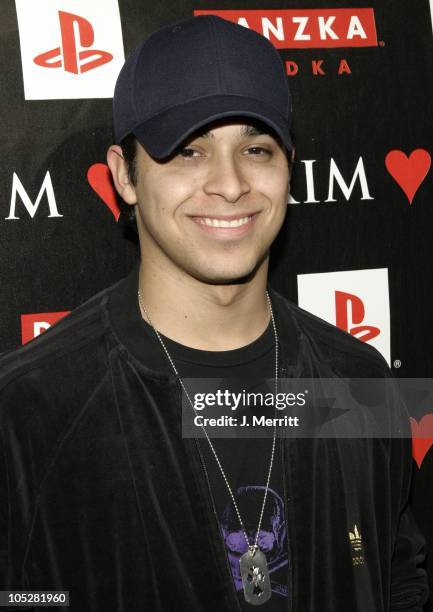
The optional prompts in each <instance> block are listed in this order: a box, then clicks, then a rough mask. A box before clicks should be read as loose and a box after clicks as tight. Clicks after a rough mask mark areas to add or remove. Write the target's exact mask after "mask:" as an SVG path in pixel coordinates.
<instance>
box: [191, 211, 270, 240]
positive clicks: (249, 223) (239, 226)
mask: <svg viewBox="0 0 433 612" xmlns="http://www.w3.org/2000/svg"><path fill="white" fill-rule="evenodd" d="M258 215H259V213H258V212H257V213H250V214H245V213H242V214H241V215H239V214H238V215H225V216H223V215H215V216H206V217H205V216H203V217H201V216H193V217H192V220H193V221H194V222H195V223H196V224H197V225H198V226H199V227H200V229H202V230H203V231H206V232H210V233H211V234H214V235H217V236H218V235H222V236H240V235H243V234H245V233H247V232H248V231H249V230H250V229H251V228H252V227H253V225H254V223H255V220H256V218H257V216H258Z"/></svg>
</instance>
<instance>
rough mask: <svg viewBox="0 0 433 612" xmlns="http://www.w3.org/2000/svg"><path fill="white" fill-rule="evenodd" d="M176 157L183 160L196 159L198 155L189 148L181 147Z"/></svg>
mask: <svg viewBox="0 0 433 612" xmlns="http://www.w3.org/2000/svg"><path fill="white" fill-rule="evenodd" d="M178 155H180V157H183V158H184V159H192V158H193V157H198V156H199V155H200V153H199V152H198V151H196V150H195V149H191V148H190V147H183V148H182V149H179V153H178Z"/></svg>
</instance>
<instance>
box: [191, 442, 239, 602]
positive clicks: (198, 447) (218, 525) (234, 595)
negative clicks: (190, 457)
mask: <svg viewBox="0 0 433 612" xmlns="http://www.w3.org/2000/svg"><path fill="white" fill-rule="evenodd" d="M194 442H195V446H196V448H197V452H198V454H199V457H200V463H201V466H202V468H203V471H204V474H205V477H206V484H207V488H208V492H209V495H210V499H211V502H212V510H213V514H214V518H215V522H216V525H217V529H218V536H219V540H220V543H221V547H222V549H223V551H224V559H225V564H226V569H227V572H228V574H229V576H230V584H231V585H232V595H233V599H234V601H236V610H238V611H240V610H241V607H240V604H239V601H238V596H237V593H236V589H235V586H234V584H233V576H232V570H231V568H230V565H229V562H228V559H227V553H226V550H225V542H224V540H223V537H222V535H221V529H220V524H219V518H218V513H217V511H216V506H215V500H214V496H213V493H212V489H211V486H210V480H209V475H208V472H207V468H206V464H205V462H204V458H203V454H202V452H201V449H200V445H199V443H198V439H197V438H194Z"/></svg>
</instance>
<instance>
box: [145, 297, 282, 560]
mask: <svg viewBox="0 0 433 612" xmlns="http://www.w3.org/2000/svg"><path fill="white" fill-rule="evenodd" d="M266 299H267V301H268V307H269V312H270V314H271V321H272V327H273V329H274V337H275V398H276V396H277V392H278V334H277V327H276V325H275V319H274V313H273V310H272V303H271V299H270V297H269V293H268V292H267V291H266ZM138 301H139V303H140V305H141V307H142V309H143V311H144V313H145V315H146V317H147V319H148V321H149V323H150V325H151V327H152V328H153V330H154V332H155V333H156V335H157V337H158V340H159V342H160V343H161V346H162V348H163V349H164V352H165V354H166V355H167V357H168V360H169V361H170V363H171V365H172V368H173V370H174V373H175V374H176V376H177V378H178V380H179V382H180V384H181V385H182V389H183V390H184V392H185V395H186V397H187V398H188V401H189V403H190V404H191V407H192V409H193V410H194V412H195V414H197V411H196V409H195V408H194V404H193V402H192V401H191V398H190V396H189V393H188V391H187V389H186V387H185V385H184V383H183V380H182V378H181V377H180V375H179V372H178V371H177V369H176V366H175V365H174V361H173V359H172V358H171V355H170V353H169V352H168V350H167V347H166V346H165V344H164V341H163V339H162V338H161V336H160V334H159V332H158V330H157V329H156V327H154V325H153V323H152V321H151V319H150V317H149V314H148V312H147V310H146V307H145V305H144V304H143V300H142V299H141V294H140V291H138ZM275 414H276V409H275ZM201 428H202V429H203V432H204V435H205V437H206V440H207V441H208V442H209V446H210V448H211V450H212V453H213V455H214V457H215V460H216V462H217V464H218V467H219V469H220V471H221V474H222V477H223V479H224V482H225V483H226V486H227V489H228V491H229V493H230V497H231V498H232V502H233V506H234V508H235V510H236V514H237V516H238V519H239V523H240V525H241V527H242V531H243V534H244V537H245V540H246V543H247V546H248V548H249V549H250V550H257V548H258V544H257V542H258V540H259V533H260V527H261V525H262V519H263V513H264V511H265V505H266V499H267V496H268V490H269V482H270V480H271V472H272V466H273V463H274V455H275V440H276V437H277V426H276V422H275V420H274V434H273V438H272V451H271V460H270V463H269V470H268V477H267V479H266V487H265V494H264V497H263V504H262V509H261V512H260V518H259V524H258V527H257V533H256V538H255V541H254V544H253V545H251V544H250V541H249V539H248V535H247V533H246V529H245V526H244V523H243V521H242V518H241V515H240V512H239V508H238V505H237V503H236V500H235V496H234V495H233V491H232V488H231V486H230V485H229V482H228V480H227V476H226V474H225V472H224V470H223V466H222V465H221V462H220V460H219V457H218V455H217V454H216V451H215V449H214V446H213V444H212V442H211V440H210V438H209V436H208V433H207V431H206V428H205V426H204V425H201Z"/></svg>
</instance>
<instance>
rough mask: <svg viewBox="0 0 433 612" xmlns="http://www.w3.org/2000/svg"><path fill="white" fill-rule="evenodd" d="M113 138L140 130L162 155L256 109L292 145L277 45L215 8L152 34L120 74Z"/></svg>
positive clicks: (144, 140) (138, 135)
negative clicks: (205, 129)
mask: <svg viewBox="0 0 433 612" xmlns="http://www.w3.org/2000/svg"><path fill="white" fill-rule="evenodd" d="M113 112H114V138H115V141H116V142H117V143H120V142H121V141H122V140H123V139H124V138H125V137H126V136H127V135H128V134H134V135H135V137H136V138H137V140H138V141H139V142H140V143H141V144H142V145H143V147H144V149H145V150H146V151H147V152H148V153H149V154H150V155H151V156H152V157H154V158H156V159H164V158H165V157H168V156H169V155H170V154H171V153H173V152H174V150H175V149H176V147H178V146H179V145H180V144H181V143H182V142H183V141H184V140H185V139H186V138H188V136H190V135H192V134H193V133H194V132H195V131H196V130H198V129H199V128H202V127H204V126H205V125H206V124H208V123H211V122H213V121H216V120H218V119H223V118H225V117H251V118H254V119H258V120H260V121H262V122H263V123H265V124H266V125H268V126H269V127H270V128H272V129H273V130H274V131H275V132H276V134H277V135H278V136H279V137H280V138H281V140H282V142H283V144H284V146H285V147H286V148H287V150H288V151H291V149H292V141H291V137H290V126H291V119H292V103H291V96H290V91H289V87H288V83H287V76H286V73H285V70H284V65H283V62H282V60H281V58H280V56H279V54H278V51H277V50H276V49H275V47H274V46H273V45H272V43H270V42H269V41H268V40H267V39H266V38H265V37H264V36H262V35H261V34H258V33H257V32H255V31H253V30H250V29H248V28H246V27H244V26H240V25H237V24H235V23H232V22H229V21H226V20H225V19H222V18H220V17H217V16H215V15H200V16H197V17H191V18H188V19H185V20H182V21H179V22H178V23H175V24H172V25H170V26H166V27H164V28H162V29H160V30H158V31H157V32H155V33H153V34H151V35H150V36H149V37H148V38H147V39H145V40H144V41H143V42H142V43H141V44H140V45H139V46H138V47H137V48H136V49H135V50H134V51H133V52H132V53H131V55H130V56H129V57H128V59H127V60H126V62H125V64H124V65H123V67H122V70H121V71H120V73H119V77H118V79H117V83H116V87H115V91H114V99H113Z"/></svg>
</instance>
